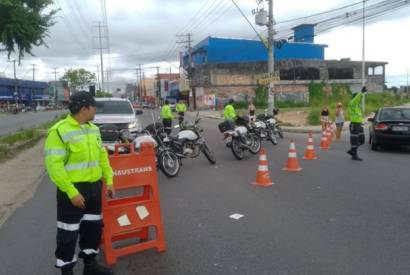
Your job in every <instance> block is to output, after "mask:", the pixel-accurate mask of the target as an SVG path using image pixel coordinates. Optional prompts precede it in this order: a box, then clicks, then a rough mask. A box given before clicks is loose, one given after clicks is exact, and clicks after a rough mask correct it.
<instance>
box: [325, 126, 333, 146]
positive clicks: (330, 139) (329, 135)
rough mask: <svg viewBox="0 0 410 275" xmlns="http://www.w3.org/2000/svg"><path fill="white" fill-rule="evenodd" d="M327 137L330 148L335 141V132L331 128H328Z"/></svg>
mask: <svg viewBox="0 0 410 275" xmlns="http://www.w3.org/2000/svg"><path fill="white" fill-rule="evenodd" d="M326 137H327V142H328V144H329V146H330V145H331V144H332V141H333V132H332V130H331V129H330V127H327V128H326Z"/></svg>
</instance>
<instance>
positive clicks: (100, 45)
mask: <svg viewBox="0 0 410 275" xmlns="http://www.w3.org/2000/svg"><path fill="white" fill-rule="evenodd" d="M94 27H95V28H98V36H97V37H94V38H98V45H99V46H98V47H97V48H95V49H98V50H100V69H101V91H102V92H103V90H105V84H104V58H103V49H106V47H104V46H103V43H102V39H103V38H107V36H104V35H103V33H102V29H103V27H104V25H102V24H101V22H98V24H97V25H96V26H94Z"/></svg>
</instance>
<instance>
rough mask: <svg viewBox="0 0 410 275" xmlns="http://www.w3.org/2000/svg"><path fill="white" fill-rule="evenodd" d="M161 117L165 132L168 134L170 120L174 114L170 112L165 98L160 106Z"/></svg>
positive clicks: (170, 129)
mask: <svg viewBox="0 0 410 275" xmlns="http://www.w3.org/2000/svg"><path fill="white" fill-rule="evenodd" d="M161 118H162V124H163V125H164V127H165V132H166V133H167V134H168V135H169V134H170V133H171V131H172V120H173V119H174V115H173V114H172V110H171V107H170V106H169V101H168V100H165V104H164V105H162V107H161Z"/></svg>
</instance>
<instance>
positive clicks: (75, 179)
mask: <svg viewBox="0 0 410 275" xmlns="http://www.w3.org/2000/svg"><path fill="white" fill-rule="evenodd" d="M44 155H45V165H46V169H47V172H48V174H49V176H50V178H51V180H52V181H53V182H54V183H55V184H56V185H57V187H58V188H59V189H60V190H61V191H62V192H65V193H66V194H67V196H68V197H69V198H70V199H72V198H74V197H75V196H77V195H78V193H79V192H78V190H77V188H75V186H74V184H73V183H79V182H81V183H82V184H87V183H90V182H96V181H98V180H100V179H102V178H104V179H105V182H106V184H107V185H112V184H113V171H112V168H111V166H110V163H109V160H108V153H107V150H106V149H105V147H104V146H103V143H102V141H101V134H100V130H99V129H98V127H97V126H95V125H94V124H92V123H91V122H88V123H85V124H83V125H80V124H79V123H78V122H77V121H76V120H75V119H74V118H73V117H72V116H71V115H68V116H67V117H66V118H65V119H63V120H61V121H59V122H57V123H56V124H54V125H53V126H52V127H51V128H50V130H49V131H48V135H47V139H46V142H45V145H44Z"/></svg>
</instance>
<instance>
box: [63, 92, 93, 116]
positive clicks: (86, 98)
mask: <svg viewBox="0 0 410 275" xmlns="http://www.w3.org/2000/svg"><path fill="white" fill-rule="evenodd" d="M90 106H95V99H94V97H93V96H92V95H91V94H90V93H89V92H85V91H82V92H77V93H75V94H72V95H71V96H70V101H69V102H68V109H70V112H71V113H72V114H76V113H78V112H79V111H80V110H81V108H82V107H90Z"/></svg>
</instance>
